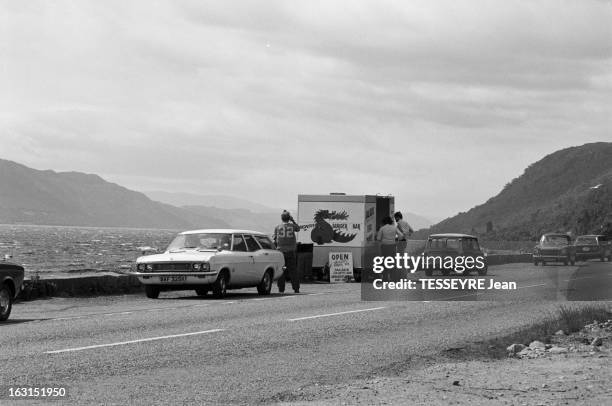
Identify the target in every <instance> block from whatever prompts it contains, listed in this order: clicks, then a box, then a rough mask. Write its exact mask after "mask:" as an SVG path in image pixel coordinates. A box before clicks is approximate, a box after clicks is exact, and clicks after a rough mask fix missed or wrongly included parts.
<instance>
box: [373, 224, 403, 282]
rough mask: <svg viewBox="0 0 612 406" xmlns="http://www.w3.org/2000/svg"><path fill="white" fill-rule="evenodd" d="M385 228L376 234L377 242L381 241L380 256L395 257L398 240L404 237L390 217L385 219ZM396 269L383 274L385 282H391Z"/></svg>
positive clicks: (387, 270)
mask: <svg viewBox="0 0 612 406" xmlns="http://www.w3.org/2000/svg"><path fill="white" fill-rule="evenodd" d="M382 223H383V226H382V227H381V228H380V229H379V230H378V233H377V234H376V240H377V241H380V255H381V256H383V257H395V254H396V253H397V240H399V239H402V238H403V237H404V235H403V234H402V233H401V232H400V231H399V230H398V229H397V227H395V226H394V225H393V219H391V217H390V216H387V217H385V218H383V220H382ZM395 273H396V272H395V269H386V270H385V272H383V276H382V278H383V280H387V281H390V280H391V278H392V275H395Z"/></svg>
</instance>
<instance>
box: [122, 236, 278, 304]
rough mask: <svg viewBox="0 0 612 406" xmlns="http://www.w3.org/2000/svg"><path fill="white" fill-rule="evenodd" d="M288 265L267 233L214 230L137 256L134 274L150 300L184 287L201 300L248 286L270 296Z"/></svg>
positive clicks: (221, 296) (184, 237)
mask: <svg viewBox="0 0 612 406" xmlns="http://www.w3.org/2000/svg"><path fill="white" fill-rule="evenodd" d="M284 267H285V260H284V257H283V254H282V253H281V252H280V251H278V250H276V249H275V247H274V244H273V243H272V241H271V240H270V238H269V237H268V236H267V235H265V234H263V233H260V232H257V231H249V230H233V229H210V230H193V231H184V232H182V233H180V234H178V235H177V236H176V238H174V240H173V241H172V242H171V243H170V245H168V248H167V249H166V251H165V252H164V253H161V254H154V255H145V256H141V257H139V258H138V259H137V260H136V269H135V271H134V272H133V274H134V275H135V276H136V277H138V280H139V281H140V282H141V283H142V284H144V285H145V292H146V295H147V297H149V298H152V299H156V298H157V297H158V296H159V293H160V292H161V291H162V290H186V289H194V290H195V291H196V293H197V294H198V295H200V296H205V295H207V294H208V292H210V291H212V293H213V295H214V296H215V297H216V298H223V297H225V295H226V292H227V290H228V289H240V288H246V287H257V291H258V292H259V294H260V295H269V294H270V291H271V289H272V282H273V281H275V280H277V279H278V278H280V277H281V275H282V273H283V270H284Z"/></svg>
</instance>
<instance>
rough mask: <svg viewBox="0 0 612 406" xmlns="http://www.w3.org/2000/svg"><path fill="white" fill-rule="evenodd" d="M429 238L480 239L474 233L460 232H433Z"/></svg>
mask: <svg viewBox="0 0 612 406" xmlns="http://www.w3.org/2000/svg"><path fill="white" fill-rule="evenodd" d="M429 238H475V239H478V237H474V236H473V235H469V234H459V233H446V234H432V235H430V236H429Z"/></svg>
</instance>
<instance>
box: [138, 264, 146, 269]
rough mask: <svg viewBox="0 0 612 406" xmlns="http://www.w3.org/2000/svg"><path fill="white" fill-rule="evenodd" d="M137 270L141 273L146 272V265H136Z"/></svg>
mask: <svg viewBox="0 0 612 406" xmlns="http://www.w3.org/2000/svg"><path fill="white" fill-rule="evenodd" d="M136 269H138V270H139V271H144V270H145V264H138V265H136Z"/></svg>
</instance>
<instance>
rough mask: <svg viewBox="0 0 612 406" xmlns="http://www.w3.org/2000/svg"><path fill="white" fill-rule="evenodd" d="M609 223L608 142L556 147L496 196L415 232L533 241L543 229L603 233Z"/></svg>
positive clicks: (611, 162)
mask: <svg viewBox="0 0 612 406" xmlns="http://www.w3.org/2000/svg"><path fill="white" fill-rule="evenodd" d="M611 222H612V143H605V142H598V143H592V144H585V145H582V146H579V147H571V148H566V149H563V150H560V151H557V152H554V153H552V154H550V155H548V156H546V157H544V158H543V159H541V160H540V161H538V162H536V163H534V164H532V165H530V166H529V167H528V168H527V169H525V172H524V173H523V174H522V175H521V176H519V177H518V178H516V179H514V180H512V181H511V182H509V183H508V184H507V185H506V186H505V187H504V188H503V190H502V191H501V192H500V193H499V194H498V195H497V196H495V197H493V198H491V199H489V200H488V201H487V202H485V203H484V204H482V205H479V206H476V207H474V208H472V209H471V210H469V211H468V212H464V213H459V214H458V215H456V216H454V217H451V218H448V219H446V220H443V221H442V222H440V223H438V224H436V225H434V226H432V227H431V228H429V229H428V230H424V231H422V232H420V233H419V237H423V236H425V235H426V234H428V233H440V232H463V233H474V234H477V235H479V236H481V237H485V238H487V239H496V240H534V239H537V238H538V237H539V235H540V234H542V233H543V232H549V231H550V232H552V231H559V232H572V233H574V234H577V235H578V234H585V233H593V232H601V230H602V227H603V228H606V227H609V226H610V223H611Z"/></svg>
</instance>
